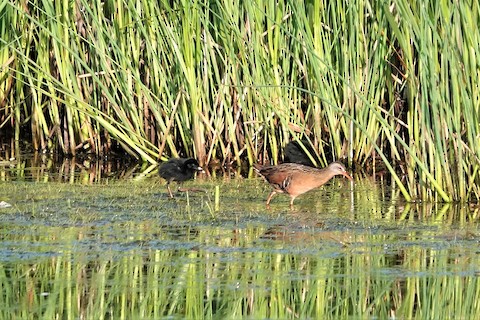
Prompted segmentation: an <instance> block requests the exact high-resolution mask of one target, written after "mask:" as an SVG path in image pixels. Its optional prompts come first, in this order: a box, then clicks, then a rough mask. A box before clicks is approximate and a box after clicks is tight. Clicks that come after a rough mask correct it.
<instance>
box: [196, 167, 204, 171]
mask: <svg viewBox="0 0 480 320" xmlns="http://www.w3.org/2000/svg"><path fill="white" fill-rule="evenodd" d="M197 171H199V172H205V170H203V168H202V167H197Z"/></svg>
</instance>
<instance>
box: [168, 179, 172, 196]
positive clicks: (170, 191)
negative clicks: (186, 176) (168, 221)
mask: <svg viewBox="0 0 480 320" xmlns="http://www.w3.org/2000/svg"><path fill="white" fill-rule="evenodd" d="M167 189H168V194H169V195H170V198H173V194H172V190H170V181H168V182H167Z"/></svg>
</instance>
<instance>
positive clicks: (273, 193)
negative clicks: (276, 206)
mask: <svg viewBox="0 0 480 320" xmlns="http://www.w3.org/2000/svg"><path fill="white" fill-rule="evenodd" d="M276 194H277V192H276V191H275V190H273V191H272V192H270V194H269V195H268V198H267V209H270V201H271V200H272V198H273V196H274V195H276Z"/></svg>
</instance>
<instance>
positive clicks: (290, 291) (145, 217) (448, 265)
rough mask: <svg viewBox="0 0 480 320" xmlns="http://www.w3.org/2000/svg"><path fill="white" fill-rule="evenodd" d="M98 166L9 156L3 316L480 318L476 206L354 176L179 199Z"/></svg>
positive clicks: (223, 184)
mask: <svg viewBox="0 0 480 320" xmlns="http://www.w3.org/2000/svg"><path fill="white" fill-rule="evenodd" d="M60 168H62V167H60ZM63 168H65V166H64V167H63ZM94 168H95V170H94V173H92V167H91V166H76V165H73V166H71V167H69V168H68V170H67V171H65V170H64V171H61V170H58V167H52V168H50V169H48V170H45V168H42V167H41V166H40V167H31V168H27V167H24V168H22V169H19V168H18V167H16V166H11V167H8V166H7V167H4V168H0V171H1V172H2V174H1V176H0V177H1V178H0V179H1V180H2V182H0V201H5V202H7V203H9V204H11V207H9V208H2V209H0V238H1V247H0V285H1V287H2V294H1V295H0V317H1V318H39V317H44V318H50V319H53V318H85V319H92V318H95V319H102V318H106V319H121V318H125V319H134V318H135V319H137V318H145V319H146V318H151V319H159V318H184V317H186V318H203V317H209V318H219V319H220V318H221V319H225V318H242V317H250V318H255V319H257V318H302V319H304V318H322V319H328V318H332V319H334V318H339V317H340V318H350V319H358V318H380V319H385V318H392V319H393V318H418V319H447V318H456V319H460V318H462V319H474V318H479V316H480V305H479V303H478V301H480V283H479V274H480V267H479V266H480V261H479V260H480V259H479V257H480V255H479V253H480V249H479V240H480V236H479V229H478V227H479V225H478V208H476V207H474V206H468V205H461V204H457V205H451V204H439V203H436V204H408V203H405V202H404V201H403V200H402V198H401V196H400V195H399V192H398V190H396V189H395V187H394V186H392V185H391V184H390V183H389V182H387V181H386V180H381V179H380V180H374V179H372V178H365V177H359V176H357V177H355V182H354V183H350V182H349V181H347V180H345V179H342V178H336V179H334V180H333V181H332V182H331V183H329V184H328V185H326V186H324V187H322V188H320V189H318V190H316V191H313V192H310V193H307V194H305V195H302V196H300V197H298V198H297V199H296V201H295V209H294V210H290V209H289V206H288V203H289V198H288V197H286V196H282V195H277V196H276V197H275V198H274V200H273V201H272V205H271V209H270V210H266V209H265V200H266V197H267V196H268V193H269V192H270V189H269V186H267V185H266V184H265V183H264V181H263V180H262V179H260V178H257V177H255V176H253V175H251V176H248V177H245V176H241V175H238V174H227V175H221V174H218V175H216V176H209V177H206V176H200V177H198V179H197V180H195V181H192V182H188V183H186V184H185V186H186V187H195V188H201V189H204V190H205V192H188V193H178V194H177V196H176V198H175V199H169V198H168V194H167V191H166V188H165V186H164V182H163V181H161V180H160V179H159V178H158V177H157V176H156V174H155V168H148V167H143V168H142V167H140V166H134V167H132V168H128V169H125V170H123V171H122V172H121V173H120V174H119V173H118V172H119V171H115V172H108V170H105V169H104V167H103V166H101V167H94ZM216 188H218V193H219V196H220V197H219V202H218V203H215V190H216Z"/></svg>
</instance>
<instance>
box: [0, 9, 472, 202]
mask: <svg viewBox="0 0 480 320" xmlns="http://www.w3.org/2000/svg"><path fill="white" fill-rule="evenodd" d="M479 11H480V8H479V6H478V4H477V3H476V2H474V1H466V2H461V3H458V2H455V1H443V2H439V3H437V2H436V3H431V4H428V5H423V4H418V3H416V2H414V1H410V0H402V1H399V2H396V3H395V4H392V5H390V6H389V5H387V4H385V3H384V2H382V1H373V2H366V1H363V0H358V1H354V2H351V1H342V0H337V1H322V0H311V1H307V2H294V1H280V2H278V1H277V2H276V3H275V4H274V3H273V2H271V1H256V2H251V1H247V2H245V3H242V4H241V5H235V6H233V5H231V4H228V3H225V2H222V1H216V0H211V1H204V2H198V1H180V2H176V3H175V4H173V5H172V4H171V3H170V2H168V1H160V2H157V3H150V2H129V1H127V2H122V1H106V2H105V1H94V2H91V1H85V0H79V1H74V2H72V1H70V2H66V1H63V0H56V1H53V2H48V3H47V2H40V1H25V0H23V1H4V2H3V3H2V5H1V6H0V14H1V16H2V19H1V22H0V33H1V37H0V39H1V40H0V67H1V68H0V130H2V132H5V133H8V132H12V137H13V138H15V140H16V141H18V140H19V139H21V138H28V139H31V141H32V145H33V147H34V148H35V149H36V150H42V151H52V152H55V151H60V152H62V153H66V154H78V153H94V154H98V155H100V154H108V153H109V152H110V151H117V150H119V149H120V150H123V151H125V152H127V153H128V154H130V155H131V156H134V157H137V158H139V159H141V160H142V161H145V162H150V163H155V162H156V161H157V160H158V159H160V158H164V157H169V156H178V155H182V156H195V157H197V158H198V159H199V160H200V162H201V163H202V164H208V163H213V162H220V163H222V164H227V165H228V164H235V165H237V166H239V165H241V164H242V162H244V161H246V162H247V163H249V164H251V163H254V162H257V161H261V162H273V163H278V162H281V161H283V160H282V159H283V152H282V149H283V147H284V146H285V145H286V144H287V143H288V142H289V141H291V140H299V141H300V140H302V141H308V144H311V145H312V146H313V147H314V149H315V150H316V151H315V152H316V153H317V156H319V159H320V162H321V163H319V164H318V165H325V164H326V163H327V162H330V161H332V160H336V159H347V161H348V162H349V163H355V164H358V167H362V166H367V165H370V163H372V162H373V163H377V162H380V163H381V162H383V163H385V165H386V167H387V169H388V170H389V171H390V172H391V173H392V175H393V177H394V179H395V181H396V182H397V184H398V185H399V187H400V189H401V191H402V193H403V194H404V197H405V198H406V199H407V200H441V201H446V202H450V201H458V200H471V201H477V200H478V198H479V197H480V189H479V188H478V181H479V179H480V178H479V174H478V170H479V164H480V145H479V144H478V141H479V139H478V136H479V123H480V121H478V109H479V105H478V100H479V97H478V96H479V92H478V87H479V85H478V81H479V80H478V79H479V77H478V59H477V57H476V52H479V50H478V49H480V48H479V47H478V46H479V43H480V41H479V38H480V32H479V31H478V28H476V25H477V24H478V23H479V21H478V20H479V16H480V13H479ZM11 26H13V27H11ZM465 30H471V32H466V31H465Z"/></svg>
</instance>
